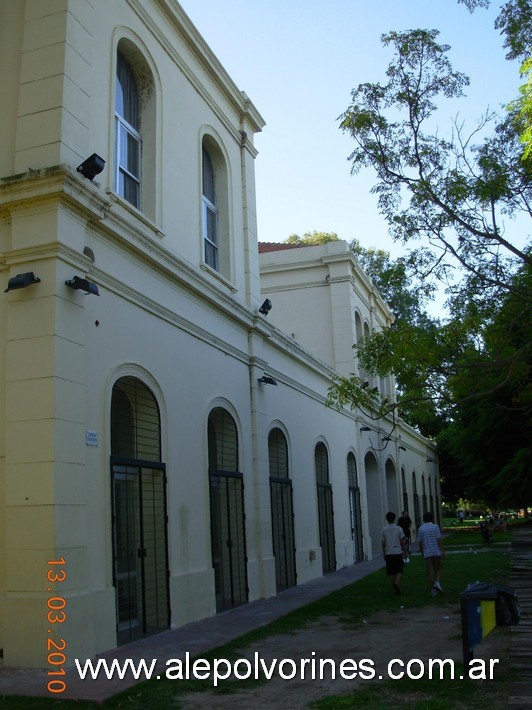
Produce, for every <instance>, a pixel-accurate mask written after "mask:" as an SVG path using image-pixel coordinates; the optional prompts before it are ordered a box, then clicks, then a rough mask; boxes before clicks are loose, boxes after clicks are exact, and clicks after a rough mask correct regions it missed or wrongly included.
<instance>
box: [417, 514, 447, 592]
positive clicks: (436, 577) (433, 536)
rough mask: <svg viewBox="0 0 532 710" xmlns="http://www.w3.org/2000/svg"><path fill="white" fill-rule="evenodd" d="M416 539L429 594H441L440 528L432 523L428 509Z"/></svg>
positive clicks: (432, 516)
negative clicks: (423, 561) (423, 565)
mask: <svg viewBox="0 0 532 710" xmlns="http://www.w3.org/2000/svg"><path fill="white" fill-rule="evenodd" d="M417 541H418V545H419V550H420V552H421V554H422V555H423V559H424V560H425V575H426V578H427V581H428V583H429V586H430V588H431V594H432V596H433V597H435V596H437V595H438V594H443V591H444V590H443V587H442V586H441V583H440V578H441V575H442V571H443V565H442V561H443V558H444V557H445V550H444V549H443V545H442V535H441V530H440V528H439V526H438V525H436V524H435V523H434V515H433V513H432V512H431V511H430V510H429V511H427V512H426V513H424V514H423V525H422V526H421V527H420V528H419V530H418V533H417Z"/></svg>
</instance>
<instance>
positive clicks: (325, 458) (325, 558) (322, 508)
mask: <svg viewBox="0 0 532 710" xmlns="http://www.w3.org/2000/svg"><path fill="white" fill-rule="evenodd" d="M314 464H315V468H316V485H317V489H318V525H319V533H320V546H321V555H322V566H323V574H327V573H328V572H334V570H335V569H336V549H335V548H336V542H335V538H334V512H333V497H332V486H331V484H330V482H329V454H328V452H327V447H326V446H325V444H324V443H323V442H321V441H320V442H318V443H317V444H316V449H315V451H314Z"/></svg>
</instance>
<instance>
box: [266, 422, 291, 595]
mask: <svg viewBox="0 0 532 710" xmlns="http://www.w3.org/2000/svg"><path fill="white" fill-rule="evenodd" d="M268 459H269V465H270V497H271V506H272V536H273V554H274V557H275V580H276V584H277V591H278V592H280V591H281V590H282V589H287V588H288V587H293V586H294V585H295V584H296V549H295V538H294V508H293V504H292V481H291V480H290V478H289V476H288V445H287V443H286V437H285V435H284V434H283V432H282V431H281V429H279V428H275V429H272V430H271V431H270V434H269V436H268Z"/></svg>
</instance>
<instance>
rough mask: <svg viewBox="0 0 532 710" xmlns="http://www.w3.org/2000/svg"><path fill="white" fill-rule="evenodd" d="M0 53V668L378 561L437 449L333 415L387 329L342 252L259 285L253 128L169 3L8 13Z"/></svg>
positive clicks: (239, 96) (28, 3)
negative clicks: (363, 347)
mask: <svg viewBox="0 0 532 710" xmlns="http://www.w3.org/2000/svg"><path fill="white" fill-rule="evenodd" d="M0 59H1V64H0V66H2V70H1V74H0V91H1V93H0V95H1V96H2V112H1V115H2V120H3V130H2V131H1V132H0V269H1V275H0V279H1V284H2V292H3V291H4V290H5V293H2V296H3V297H2V299H1V300H0V333H1V342H2V344H3V345H2V350H1V356H0V373H1V375H0V403H1V407H2V410H1V411H2V412H3V413H4V414H3V416H2V418H1V419H0V648H1V649H2V652H1V653H2V659H3V660H2V662H3V664H4V665H5V666H26V667H47V663H48V662H49V656H48V651H47V639H51V640H53V641H54V642H55V643H57V644H58V645H60V646H62V647H63V649H64V655H65V666H69V665H72V664H73V661H74V658H87V657H92V656H94V655H95V654H96V653H98V652H101V651H103V650H106V649H110V648H114V647H116V646H117V644H120V643H123V642H126V641H128V640H131V639H133V638H138V637H141V636H144V635H147V634H150V633H155V632H157V631H160V630H163V629H166V628H169V627H170V626H172V627H176V626H179V625H182V624H184V623H186V622H188V621H191V620H194V619H199V618H203V617H206V616H208V615H212V614H215V613H217V612H219V611H223V610H224V609H227V608H230V607H232V606H235V605H237V604H241V603H246V602H247V601H251V600H253V599H257V598H260V597H266V596H270V595H273V594H275V593H276V592H277V591H278V590H281V589H283V588H285V587H288V586H293V585H295V584H301V583H302V582H305V581H307V580H309V579H312V578H314V577H316V576H319V575H321V574H324V573H327V572H330V571H333V570H334V569H338V568H341V567H343V566H346V565H351V564H353V563H354V562H356V561H358V560H360V559H363V558H364V556H366V557H371V556H372V555H373V554H376V553H378V552H379V541H378V535H379V532H380V529H381V527H382V524H383V515H384V513H385V512H386V510H387V509H388V508H389V507H392V508H394V509H397V510H399V509H400V508H401V507H402V505H403V500H405V498H404V496H407V497H408V501H409V502H410V508H411V510H413V509H414V505H415V503H419V505H421V507H422V506H423V505H424V506H425V507H431V506H432V507H434V508H435V509H436V510H437V509H438V507H439V492H438V491H439V489H438V480H437V469H436V466H435V464H434V463H433V462H428V461H427V459H434V458H435V453H434V450H433V447H432V446H431V444H430V443H429V442H427V441H426V440H424V439H423V438H422V437H420V436H419V435H418V434H417V433H416V432H414V431H413V430H411V429H410V428H408V427H406V426H404V425H402V424H401V425H400V427H399V428H398V429H395V430H394V432H393V437H392V438H391V439H390V441H389V442H388V445H387V446H385V447H382V446H381V445H380V444H378V440H379V439H380V438H382V436H384V435H386V432H388V431H389V427H388V424H387V423H386V422H382V423H380V424H379V425H378V426H376V425H375V423H373V424H372V431H371V432H367V431H361V429H362V427H365V426H368V422H365V421H363V419H362V418H360V417H359V416H358V415H356V414H354V413H352V412H347V411H346V412H344V413H339V412H336V411H334V410H332V409H330V408H327V407H326V406H325V400H326V397H327V391H328V388H329V386H330V384H331V378H332V376H333V374H334V372H335V371H338V372H342V373H345V372H347V371H349V368H350V366H351V364H350V363H352V351H351V346H352V344H353V342H356V338H357V337H359V336H360V334H363V332H364V329H365V328H369V329H371V328H373V327H386V325H387V324H388V323H389V322H390V318H391V315H390V314H389V312H388V310H387V308H386V306H385V304H384V303H382V300H381V299H380V297H379V295H378V294H377V293H376V292H375V289H374V288H373V287H372V285H371V283H370V282H369V281H368V279H367V278H366V277H365V276H364V275H363V274H362V273H361V272H360V269H358V267H357V265H356V263H355V261H354V260H353V258H352V256H351V255H350V254H349V253H348V250H347V248H346V246H345V244H344V243H338V244H337V245H332V246H326V247H319V248H316V249H315V250H314V251H313V250H312V249H304V250H303V249H301V250H298V251H297V259H296V252H295V250H294V251H292V252H291V253H290V257H288V255H287V254H288V253H286V254H285V256H284V259H285V261H283V259H282V258H281V259H280V260H279V261H276V259H279V254H280V253H281V252H271V254H264V255H263V256H262V257H261V259H262V264H261V270H262V275H261V270H260V269H259V253H258V236H257V219H256V214H255V182H254V161H255V158H256V150H255V148H254V145H253V139H254V135H255V134H256V133H257V132H259V131H260V130H261V129H262V128H263V126H264V121H263V119H262V117H261V115H260V114H259V113H258V111H257V110H256V108H255V107H254V106H253V104H252V103H251V102H250V100H249V99H248V97H247V96H246V94H244V93H243V92H241V91H240V90H239V89H238V88H237V87H236V86H235V85H234V83H233V82H232V80H231V79H230V77H229V76H228V75H227V73H226V72H225V71H224V69H223V67H222V66H221V65H220V64H219V62H218V61H217V59H216V57H215V56H214V55H213V54H212V52H211V50H210V49H209V48H208V46H207V45H206V44H205V42H204V40H203V39H202V38H201V36H200V34H199V33H198V31H197V30H196V28H195V27H194V26H193V25H192V24H191V22H190V21H189V19H188V17H187V16H186V14H185V13H184V12H183V10H182V9H181V7H180V6H179V4H178V3H177V2H175V0H142V1H141V0H112V1H111V2H110V1H109V0H47V1H46V2H43V1H42V0H17V1H16V2H13V0H0ZM92 156H96V157H92ZM103 161H105V164H103ZM78 166H80V170H78V169H77V168H78ZM93 166H95V167H96V169H98V168H103V169H102V170H101V171H100V172H99V173H97V174H94V172H95V171H93V172H90V169H91V167H93ZM305 262H306V263H305ZM261 278H262V287H261ZM303 290H305V291H306V294H304V293H303ZM306 297H309V298H310V299H311V301H312V303H311V304H310V306H309V303H308V302H307V301H306V300H305V298H306ZM266 298H269V299H271V301H272V310H271V312H270V313H268V314H267V315H264V314H263V313H261V312H260V311H259V309H260V307H261V304H262V303H263V301H264V300H265V299H266ZM313 309H314V310H313ZM316 309H317V310H316ZM298 313H299V316H298ZM288 316H291V318H293V319H294V320H291V318H289V317H288ZM263 378H266V379H265V381H263ZM272 380H273V382H276V383H277V384H276V385H275V384H274V383H273V382H272ZM379 386H382V387H383V388H384V389H385V391H387V390H386V388H388V390H390V391H391V388H392V383H391V382H387V383H379ZM399 435H400V436H399ZM392 439H393V441H392ZM401 447H403V448H401ZM403 449H404V450H403ZM414 483H415V486H416V490H414ZM423 486H425V490H424V493H425V498H423V493H422V489H423ZM416 496H418V497H416ZM292 513H293V515H292ZM412 517H413V516H412ZM48 646H49V644H48Z"/></svg>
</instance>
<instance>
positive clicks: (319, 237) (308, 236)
mask: <svg viewBox="0 0 532 710" xmlns="http://www.w3.org/2000/svg"><path fill="white" fill-rule="evenodd" d="M336 241H338V235H337V234H336V232H317V231H316V230H314V231H313V232H305V234H303V236H302V237H301V236H300V235H299V234H291V235H290V236H289V237H288V239H287V240H286V244H301V245H302V246H311V245H315V244H327V242H336Z"/></svg>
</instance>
